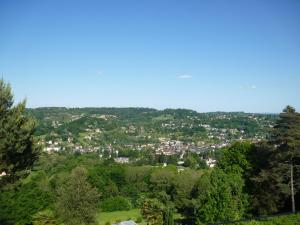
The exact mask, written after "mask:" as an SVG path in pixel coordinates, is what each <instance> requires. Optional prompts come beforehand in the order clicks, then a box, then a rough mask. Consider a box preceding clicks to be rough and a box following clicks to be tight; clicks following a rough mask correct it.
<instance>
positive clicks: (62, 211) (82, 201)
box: [56, 167, 99, 225]
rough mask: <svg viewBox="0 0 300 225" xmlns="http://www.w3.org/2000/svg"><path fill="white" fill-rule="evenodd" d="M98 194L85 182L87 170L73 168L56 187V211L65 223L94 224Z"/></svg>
mask: <svg viewBox="0 0 300 225" xmlns="http://www.w3.org/2000/svg"><path fill="white" fill-rule="evenodd" d="M98 199H99V194H98V192H97V190H96V189H95V188H92V187H91V185H90V184H89V183H88V182H87V172H86V170H85V169H84V168H82V167H77V168H75V169H74V170H73V171H72V173H71V175H70V176H69V177H67V180H66V182H65V183H64V184H63V185H62V186H61V187H60V188H59V189H58V198H57V205H56V212H57V214H58V215H59V218H60V219H61V220H62V221H63V222H64V223H65V224H66V225H68V224H70V225H81V224H94V222H95V219H96V218H95V216H96V212H97V205H98Z"/></svg>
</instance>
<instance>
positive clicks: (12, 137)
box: [0, 79, 38, 188]
mask: <svg viewBox="0 0 300 225" xmlns="http://www.w3.org/2000/svg"><path fill="white" fill-rule="evenodd" d="M34 130H35V122H34V120H33V119H32V118H30V117H28V116H26V115H25V101H23V102H22V103H19V104H17V105H14V99H13V94H12V90H11V87H10V85H9V84H6V83H5V82H4V81H3V79H0V174H1V177H0V188H1V187H3V185H5V184H7V183H11V182H14V181H16V180H17V179H18V178H19V177H20V176H21V175H23V174H24V173H25V172H26V170H28V169H29V168H30V167H31V166H32V165H33V163H34V161H35V160H36V159H37V156H38V148H37V146H36V145H35V142H34V138H33V133H34Z"/></svg>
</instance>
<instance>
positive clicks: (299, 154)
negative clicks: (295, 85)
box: [252, 106, 300, 214]
mask: <svg viewBox="0 0 300 225" xmlns="http://www.w3.org/2000/svg"><path fill="white" fill-rule="evenodd" d="M257 148H258V153H259V154H260V155H261V157H260V158H261V159H260V160H261V161H264V162H261V163H260V168H259V171H258V173H257V175H255V176H254V177H253V178H252V180H253V182H254V187H255V192H254V193H253V199H254V205H255V207H256V209H257V211H258V212H259V213H263V214H265V213H273V212H277V211H279V210H280V209H281V208H282V207H283V206H284V204H285V203H286V202H290V203H289V204H291V210H292V212H295V210H296V209H295V194H296V192H297V189H298V186H299V182H300V174H299V172H300V168H299V166H300V114H299V113H297V112H296V111H295V109H294V108H292V107H291V106H287V107H286V108H285V109H284V110H283V112H282V113H281V114H280V115H279V119H278V120H277V122H276V124H275V126H274V128H273V130H272V132H271V134H270V137H269V138H268V141H267V142H266V143H262V144H260V145H258V146H257ZM258 157H259V156H258ZM297 184H298V185H297Z"/></svg>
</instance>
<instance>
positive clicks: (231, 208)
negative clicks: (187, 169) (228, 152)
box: [197, 169, 248, 223]
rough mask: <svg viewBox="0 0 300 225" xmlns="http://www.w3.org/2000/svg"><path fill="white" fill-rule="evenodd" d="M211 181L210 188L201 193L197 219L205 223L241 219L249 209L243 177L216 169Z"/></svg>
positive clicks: (212, 173) (210, 178) (211, 175)
mask: <svg viewBox="0 0 300 225" xmlns="http://www.w3.org/2000/svg"><path fill="white" fill-rule="evenodd" d="M209 180H210V181H209V184H208V185H209V186H206V187H205V188H206V189H204V190H202V191H201V192H200V193H199V197H198V203H197V204H199V205H198V206H197V218H198V219H199V220H200V221H201V222H205V223H217V222H224V221H235V220H239V219H241V218H242V217H243V216H244V213H245V211H246V209H247V207H248V202H247V195H246V194H245V193H243V186H244V183H243V179H242V177H241V175H240V174H226V173H224V172H223V171H222V170H220V169H215V170H213V171H212V172H211V174H210V177H209Z"/></svg>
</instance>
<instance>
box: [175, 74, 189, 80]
mask: <svg viewBox="0 0 300 225" xmlns="http://www.w3.org/2000/svg"><path fill="white" fill-rule="evenodd" d="M192 77H193V76H192V75H189V74H183V75H179V76H178V77H177V78H178V79H191V78H192Z"/></svg>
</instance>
